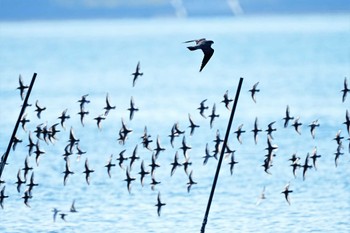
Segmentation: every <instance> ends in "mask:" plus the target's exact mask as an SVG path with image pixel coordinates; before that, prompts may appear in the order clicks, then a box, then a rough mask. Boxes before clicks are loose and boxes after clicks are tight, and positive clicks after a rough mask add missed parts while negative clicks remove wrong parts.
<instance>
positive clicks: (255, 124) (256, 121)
mask: <svg viewBox="0 0 350 233" xmlns="http://www.w3.org/2000/svg"><path fill="white" fill-rule="evenodd" d="M261 131H262V129H259V127H258V118H257V117H255V121H254V129H252V131H251V132H253V134H254V142H255V144H257V143H258V133H259V132H261Z"/></svg>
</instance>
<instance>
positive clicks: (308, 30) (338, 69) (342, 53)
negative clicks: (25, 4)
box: [0, 15, 350, 232]
mask: <svg viewBox="0 0 350 233" xmlns="http://www.w3.org/2000/svg"><path fill="white" fill-rule="evenodd" d="M349 18H350V17H349V15H323V16H289V17H265V18H263V17H255V18H254V17H252V18H218V19H192V20H183V21H178V20H170V19H164V20H159V19H155V20H144V21H133V20H120V21H60V22H56V21H49V22H16V23H1V24H0V32H1V33H0V51H1V52H0V56H1V63H0V117H1V121H0V129H1V130H0V150H2V151H6V148H7V144H8V140H9V138H10V136H11V133H12V130H13V126H14V124H15V122H16V119H17V117H18V113H19V111H20V106H21V104H22V102H21V98H20V96H19V91H18V90H16V88H17V86H18V76H19V74H21V75H22V78H23V81H24V83H25V84H27V85H28V84H29V82H30V80H31V77H32V75H33V73H34V72H36V73H37V74H38V76H37V79H36V82H35V85H34V88H33V91H32V95H31V96H30V98H29V102H30V103H31V104H32V105H33V106H31V107H28V108H27V110H26V113H27V118H28V119H30V122H29V123H28V124H27V126H26V129H27V131H24V130H23V129H22V128H21V127H20V128H19V129H18V132H17V137H18V138H19V139H21V140H23V142H22V143H19V144H18V145H17V147H16V150H14V151H13V150H11V153H10V156H9V159H8V161H7V162H8V163H9V164H8V165H7V166H6V167H5V170H4V173H3V176H2V177H1V179H2V180H4V181H5V182H6V183H5V184H2V185H1V188H2V187H4V186H6V189H5V194H6V195H8V196H9V198H7V199H5V200H4V202H3V207H4V208H3V209H1V210H0V216H1V224H0V231H1V232H84V231H85V232H199V230H200V228H201V224H202V219H203V216H204V213H205V209H206V205H207V200H208V197H209V193H210V189H211V185H212V181H213V177H214V173H215V169H216V165H217V160H215V159H213V158H211V159H209V161H208V163H207V164H206V165H205V166H204V165H203V158H202V157H203V156H204V155H205V147H206V144H207V143H208V147H209V149H210V151H213V150H214V146H215V143H214V142H213V140H214V139H215V136H216V132H217V130H218V131H219V133H220V137H221V139H223V138H224V135H225V132H226V127H227V122H228V119H229V115H230V111H229V110H227V109H226V108H225V106H224V104H223V103H221V101H222V100H223V95H224V93H225V92H226V90H228V93H229V97H230V98H234V95H235V92H236V87H237V84H238V80H239V78H240V77H243V78H244V81H243V86H242V91H241V94H240V97H239V102H238V106H237V112H236V115H235V118H234V121H233V125H232V130H231V134H230V138H229V142H228V144H229V146H230V148H231V149H234V150H235V160H236V161H238V162H239V163H238V164H236V165H235V167H234V170H233V175H231V174H230V169H229V168H230V166H229V165H228V163H229V162H230V157H228V158H226V159H224V160H223V164H222V168H221V173H220V177H219V181H218V184H217V188H216V192H215V196H214V199H213V204H212V207H211V212H210V215H209V219H208V224H207V231H206V232H311V231H312V232H349V230H350V180H349V177H350V154H349V148H348V147H349V140H348V138H349V134H348V132H347V130H346V127H345V124H343V122H344V121H345V113H346V110H349V106H350V105H349V103H350V96H348V98H347V99H346V100H345V101H344V102H342V93H341V92H340V91H341V90H342V89H343V82H344V78H345V77H348V80H349V81H350V79H349V74H350V66H349V64H350V57H349V52H350V44H349V43H348V40H347V39H346V38H349V37H350V23H349V22H350V20H349ZM201 37H206V38H207V39H212V40H213V41H214V42H215V43H214V44H213V48H214V49H215V53H214V55H213V57H212V59H211V60H210V61H209V63H208V64H207V66H206V67H205V68H204V70H203V71H202V72H201V73H199V72H198V70H199V66H200V62H201V59H202V53H201V52H200V51H196V52H190V51H188V50H187V49H186V44H183V43H182V42H183V41H186V40H190V39H195V38H201ZM138 61H140V64H141V71H142V72H143V73H144V75H143V76H141V77H140V78H139V79H138V80H137V82H136V85H135V87H132V76H131V73H133V72H134V69H135V67H136V64H137V62H138ZM256 82H259V85H258V88H259V89H260V92H259V93H257V96H256V99H257V102H256V103H254V102H253V101H252V99H251V97H250V93H249V91H248V90H249V89H251V87H252V86H253V84H255V83H256ZM107 93H108V94H109V97H110V100H111V103H112V105H115V106H116V109H115V110H111V111H110V113H109V114H108V115H107V116H106V119H105V120H104V121H103V122H102V123H101V129H100V130H99V129H98V128H97V126H96V121H95V120H94V118H95V117H97V116H99V115H100V114H103V113H104V110H103V108H104V107H105V98H106V94H107ZM85 94H89V95H88V99H89V100H90V101H91V102H90V103H89V104H87V105H86V106H85V109H86V110H87V111H89V115H87V116H86V119H85V126H84V127H83V126H82V125H81V123H80V119H79V115H78V114H77V113H78V112H79V103H78V102H77V101H78V100H79V99H80V98H81V96H82V95H85ZM131 96H133V98H134V100H135V104H136V107H138V108H139V111H138V112H136V113H135V115H134V118H133V119H132V120H130V119H129V111H128V110H127V109H128V108H129V105H130V98H131ZM204 99H207V102H206V105H207V106H209V110H207V111H206V112H205V114H206V115H207V116H208V115H209V114H210V113H211V109H212V107H213V104H214V103H215V104H216V112H217V114H219V115H220V117H219V118H217V119H215V121H214V123H213V127H212V128H210V124H209V118H207V119H205V118H203V117H202V116H201V115H200V114H199V111H198V110H197V108H198V107H199V103H200V102H201V101H202V100H204ZM36 100H38V101H39V105H41V106H45V107H46V108H47V109H46V110H45V111H44V112H43V113H42V115H41V119H38V118H37V116H36V112H35V111H34V110H35V107H34V105H35V102H36ZM287 105H289V107H290V113H291V115H292V116H293V117H295V118H297V117H300V120H299V121H300V122H301V123H302V124H303V125H302V126H301V135H299V134H297V133H296V131H295V130H294V128H293V127H292V126H290V125H291V124H292V123H293V121H291V122H290V124H289V126H288V127H287V128H284V127H283V123H284V121H283V120H282V118H283V117H284V116H285V111H286V106H287ZM65 109H68V110H67V113H68V115H70V119H68V120H67V121H66V123H65V126H66V127H65V128H66V129H64V128H62V127H61V126H58V129H59V130H60V132H58V133H57V140H56V141H55V142H54V143H51V142H48V143H46V142H45V141H44V140H39V143H40V148H41V149H42V150H44V151H45V154H43V155H42V156H41V157H40V161H39V166H37V165H36V161H35V155H34V154H32V155H31V156H30V157H29V163H30V166H32V167H33V171H34V173H35V176H34V180H35V182H36V183H38V184H39V186H37V187H34V188H33V191H32V196H33V198H32V199H30V200H29V205H30V206H31V208H28V207H27V206H26V205H25V204H24V203H23V199H22V198H21V197H22V196H23V195H24V191H25V190H26V189H27V187H25V185H22V187H21V190H20V193H18V192H17V189H16V184H14V183H15V182H16V181H17V178H16V175H17V172H18V169H22V168H23V166H24V160H25V158H26V156H27V155H28V148H27V147H26V145H27V144H28V133H29V132H31V133H32V136H33V139H34V141H35V142H36V141H37V138H36V136H35V133H34V131H35V129H36V126H37V125H39V124H41V123H43V125H47V126H48V127H50V126H51V125H53V124H55V123H59V119H57V117H59V116H60V115H61V113H62V111H63V110H65ZM188 114H191V116H192V119H193V121H194V122H195V123H196V124H198V125H199V126H200V127H199V128H197V129H196V130H195V132H194V134H193V135H192V136H190V129H189V128H188V126H189V121H188ZM256 117H257V118H258V125H259V128H261V129H262V130H263V132H261V133H259V135H258V141H257V144H255V142H254V139H253V133H252V132H251V130H252V129H253V127H254V121H255V118H256ZM122 118H123V119H124V121H125V123H126V124H127V126H128V127H129V128H131V129H132V130H133V132H132V133H131V134H130V135H129V137H128V139H127V140H126V143H125V145H122V144H119V143H118V140H117V139H118V137H119V135H118V132H119V129H120V128H121V125H122V123H121V119H122ZM314 120H318V122H319V123H320V127H319V128H317V129H316V136H315V139H313V138H312V136H311V134H310V127H309V126H308V125H309V124H310V123H311V122H312V121H314ZM273 121H276V123H275V124H274V126H275V128H276V129H277V131H276V132H274V133H273V140H272V142H273V144H276V145H278V150H277V151H275V154H276V156H275V157H274V158H273V166H272V167H271V168H270V169H269V171H270V173H271V174H267V173H265V172H264V168H263V167H262V166H261V165H262V164H263V161H264V159H265V157H264V156H265V154H266V150H265V148H266V147H267V136H266V132H265V130H266V129H267V125H268V124H269V123H270V122H273ZM177 122H178V124H179V128H180V129H181V130H185V131H186V132H185V134H184V137H185V139H186V143H187V144H188V145H189V146H191V147H192V149H191V150H189V151H188V157H189V158H190V162H192V165H191V166H189V169H188V172H190V171H193V175H192V176H193V180H194V181H195V182H197V184H195V185H193V186H192V188H191V191H190V193H188V192H187V182H188V177H187V175H186V173H185V172H184V169H183V167H178V168H177V170H176V172H175V174H174V175H173V176H170V170H171V165H170V163H171V162H173V159H174V155H175V153H176V152H178V154H179V161H180V162H181V163H182V162H184V160H185V158H184V156H183V152H182V150H181V149H179V148H180V147H181V145H182V144H181V143H182V140H183V136H182V135H181V136H180V137H178V138H175V140H174V147H172V146H171V144H170V138H169V137H168V135H169V134H170V131H171V128H172V126H173V125H174V123H177ZM241 124H243V130H245V131H246V133H244V134H243V135H242V144H240V143H239V142H238V141H237V139H236V135H235V134H234V133H233V131H236V130H237V128H238V126H239V125H241ZM71 127H72V128H73V130H74V133H75V136H76V138H78V139H80V141H79V146H80V148H81V149H82V150H84V151H86V154H84V155H82V156H81V159H80V161H78V160H77V155H76V149H74V150H73V152H74V154H73V155H71V156H70V167H71V170H72V171H73V172H74V174H73V175H71V176H70V177H69V178H68V181H67V184H66V185H65V186H64V185H63V176H64V174H62V172H63V171H64V170H65V161H64V160H63V156H62V155H63V154H64V148H65V146H66V145H67V144H68V143H67V141H68V140H69V132H70V129H71ZM145 127H147V132H148V134H149V135H151V137H150V139H151V140H153V141H152V142H151V143H150V148H151V149H152V150H153V149H155V148H156V143H155V142H156V140H157V136H159V139H160V142H161V145H162V146H163V147H164V148H166V150H165V151H163V152H160V154H159V157H158V159H157V163H158V164H159V165H160V167H159V168H157V169H156V170H155V173H154V178H155V179H156V180H157V181H160V182H161V183H160V184H158V185H156V186H155V187H154V190H152V189H151V185H150V182H151V176H150V175H149V176H146V178H145V182H144V186H143V187H142V186H141V183H140V176H139V174H138V173H139V171H140V164H141V161H142V160H143V161H144V164H145V166H146V167H147V170H150V169H151V168H150V167H149V166H148V165H149V164H150V163H151V157H152V153H153V151H151V150H148V149H146V148H144V147H143V145H142V144H141V142H142V139H141V137H142V135H143V133H144V128H145ZM339 130H341V136H343V137H344V139H342V142H343V143H342V145H343V147H342V148H340V151H341V152H342V153H343V155H341V156H340V157H339V159H338V166H337V167H335V162H334V158H335V155H334V153H335V152H336V151H337V147H338V146H337V143H336V141H335V140H333V138H334V137H335V135H336V133H337V132H338V131H339ZM136 146H137V147H138V149H137V154H138V156H139V157H140V160H137V161H136V162H135V163H134V165H133V167H132V169H131V171H130V174H131V176H132V177H135V178H136V181H135V182H133V184H132V188H131V192H130V194H129V192H128V189H127V186H126V182H125V181H124V179H125V178H126V174H125V173H126V171H125V168H126V167H129V160H128V161H125V162H124V169H121V168H120V167H119V166H118V161H117V160H116V159H117V158H118V157H119V153H120V152H121V151H122V150H126V151H125V155H126V156H128V157H130V156H131V155H132V153H133V150H134V148H135V147H136ZM315 147H317V152H318V154H320V155H321V158H319V159H318V161H317V170H315V168H312V169H310V170H308V171H307V172H306V177H305V180H304V181H303V177H302V169H298V170H297V174H296V178H294V176H293V173H292V167H291V166H290V161H288V159H289V158H290V157H291V156H292V154H294V153H296V154H297V156H299V157H300V158H301V163H302V164H303V163H304V160H305V157H306V154H307V153H310V155H311V154H312V151H313V149H314V148H315ZM111 155H113V163H115V164H116V165H117V166H115V167H112V169H111V178H109V177H108V174H107V169H106V168H105V167H104V166H105V165H106V164H107V161H108V159H109V157H110V156H111ZM86 158H88V161H89V166H90V168H91V169H94V170H95V172H94V173H92V174H91V183H90V185H88V184H87V183H86V181H85V174H83V171H84V169H85V168H84V163H85V159H86ZM310 163H311V161H310ZM128 169H130V168H128ZM30 175H31V172H29V175H28V179H29V176H30ZM21 176H22V177H23V172H21ZM288 182H290V189H291V190H293V192H292V193H290V202H291V205H288V203H287V202H286V200H285V198H284V195H283V194H281V192H282V191H283V190H284V187H285V185H286V184H287V183H288ZM27 183H28V182H27ZM264 186H265V189H266V190H265V196H266V199H265V200H263V201H262V202H261V203H260V204H259V205H256V203H257V201H258V198H259V196H260V194H261V192H262V190H263V187H264ZM158 192H160V194H161V200H162V202H164V203H166V205H165V206H163V208H162V210H161V216H160V217H158V215H157V207H156V206H155V204H156V203H157V195H158ZM73 200H75V206H76V209H77V211H78V212H77V213H71V212H69V209H70V205H71V203H72V201H73ZM53 208H57V209H59V210H60V212H59V214H60V213H65V214H67V216H66V217H65V219H66V221H63V220H62V219H61V218H60V215H58V216H57V219H56V222H53V213H52V209H53Z"/></svg>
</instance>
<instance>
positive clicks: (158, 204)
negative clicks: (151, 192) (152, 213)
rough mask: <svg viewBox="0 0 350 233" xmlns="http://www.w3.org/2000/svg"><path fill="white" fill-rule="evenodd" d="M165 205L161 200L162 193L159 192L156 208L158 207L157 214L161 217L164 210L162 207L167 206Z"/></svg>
mask: <svg viewBox="0 0 350 233" xmlns="http://www.w3.org/2000/svg"><path fill="white" fill-rule="evenodd" d="M165 205H166V204H165V203H162V201H161V199H160V192H158V197H157V204H156V205H155V206H157V214H158V216H159V217H160V212H161V209H162V206H165Z"/></svg>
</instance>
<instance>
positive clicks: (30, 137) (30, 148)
mask: <svg viewBox="0 0 350 233" xmlns="http://www.w3.org/2000/svg"><path fill="white" fill-rule="evenodd" d="M28 141H29V143H28V145H27V147H28V155H29V156H31V154H32V152H33V149H34V147H35V143H34V141H33V138H32V132H29V134H28Z"/></svg>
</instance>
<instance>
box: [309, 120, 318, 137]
mask: <svg viewBox="0 0 350 233" xmlns="http://www.w3.org/2000/svg"><path fill="white" fill-rule="evenodd" d="M319 126H320V124H319V123H318V120H315V121H313V122H312V123H311V124H310V125H309V127H310V132H311V136H312V138H313V139H315V130H316V127H319Z"/></svg>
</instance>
